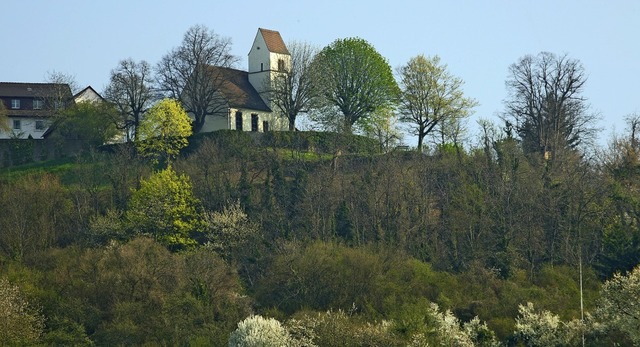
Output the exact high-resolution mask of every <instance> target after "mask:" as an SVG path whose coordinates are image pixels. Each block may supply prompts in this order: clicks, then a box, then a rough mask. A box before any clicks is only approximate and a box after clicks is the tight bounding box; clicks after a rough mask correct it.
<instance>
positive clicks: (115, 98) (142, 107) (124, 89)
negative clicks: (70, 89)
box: [104, 58, 155, 140]
mask: <svg viewBox="0 0 640 347" xmlns="http://www.w3.org/2000/svg"><path fill="white" fill-rule="evenodd" d="M151 72H152V71H151V66H150V65H149V63H147V62H146V61H144V60H142V61H140V62H135V61H133V60H132V59H130V58H129V59H125V60H121V61H120V62H119V63H118V66H117V67H116V68H115V69H113V70H111V78H110V81H109V85H108V86H107V88H106V89H105V91H104V96H105V98H106V99H107V100H109V101H110V102H112V103H113V104H114V105H115V106H116V108H117V109H118V111H119V112H120V115H121V117H122V120H121V122H120V124H118V127H119V128H120V129H121V130H125V132H126V135H127V140H135V139H136V137H137V132H138V130H137V129H138V125H139V124H140V118H141V117H142V115H143V114H144V112H145V111H146V110H147V109H148V108H149V107H150V105H151V103H152V102H153V100H154V98H155V97H154V93H153V80H152V78H151Z"/></svg>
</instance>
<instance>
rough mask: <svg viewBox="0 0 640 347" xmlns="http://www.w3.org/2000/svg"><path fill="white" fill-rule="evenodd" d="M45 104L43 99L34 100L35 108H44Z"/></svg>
mask: <svg viewBox="0 0 640 347" xmlns="http://www.w3.org/2000/svg"><path fill="white" fill-rule="evenodd" d="M43 105H44V102H42V100H38V99H35V100H33V109H34V110H42V106H43Z"/></svg>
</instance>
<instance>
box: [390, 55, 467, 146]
mask: <svg viewBox="0 0 640 347" xmlns="http://www.w3.org/2000/svg"><path fill="white" fill-rule="evenodd" d="M398 72H399V75H400V86H401V88H402V98H401V102H400V109H401V112H402V116H401V120H402V121H403V122H407V123H409V124H411V129H412V130H413V132H414V134H415V135H417V136H418V150H419V151H422V146H423V144H424V138H425V137H426V136H427V135H429V134H430V133H431V132H432V131H433V130H434V129H435V128H436V127H440V130H439V135H440V137H441V140H442V141H445V140H444V139H445V138H446V137H449V135H453V133H454V132H452V131H451V130H452V129H458V126H457V125H459V122H460V119H462V118H465V117H467V116H468V115H469V113H470V112H471V109H472V108H473V107H475V106H476V105H477V102H476V101H475V100H473V99H471V98H467V97H465V96H464V94H463V92H462V85H463V83H464V82H463V81H462V79H460V78H458V77H455V76H453V75H451V74H450V73H449V72H448V71H447V65H446V64H442V63H441V62H440V57H438V56H434V57H425V56H423V55H418V56H416V57H414V58H411V59H410V60H409V62H408V63H407V64H406V65H404V66H402V67H400V69H399V71H398Z"/></svg>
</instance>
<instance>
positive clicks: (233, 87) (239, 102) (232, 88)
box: [209, 66, 271, 112]
mask: <svg viewBox="0 0 640 347" xmlns="http://www.w3.org/2000/svg"><path fill="white" fill-rule="evenodd" d="M209 68H210V69H211V71H212V73H215V74H220V78H221V79H222V80H223V82H222V83H221V87H220V92H221V93H222V94H223V95H224V97H225V99H226V100H227V102H228V103H229V107H233V108H246V109H251V110H256V111H266V112H271V109H270V108H269V107H268V106H267V105H266V104H265V103H264V101H263V100H262V98H261V97H260V94H259V93H258V91H257V90H256V89H255V88H254V87H253V86H252V85H251V83H250V82H249V73H248V72H246V71H240V70H236V69H231V68H224V67H218V66H210V67H209Z"/></svg>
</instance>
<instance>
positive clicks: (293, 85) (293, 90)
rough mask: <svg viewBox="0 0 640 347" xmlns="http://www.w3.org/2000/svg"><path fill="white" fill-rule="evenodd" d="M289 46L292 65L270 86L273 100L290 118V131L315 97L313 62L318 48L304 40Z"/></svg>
mask: <svg viewBox="0 0 640 347" xmlns="http://www.w3.org/2000/svg"><path fill="white" fill-rule="evenodd" d="M287 47H288V48H289V52H290V54H291V67H290V69H289V70H288V71H286V72H285V73H278V74H276V75H275V79H274V80H273V81H272V82H271V83H272V84H271V86H269V88H268V89H267V90H268V94H269V96H270V100H271V102H273V104H274V105H275V106H276V107H277V108H278V109H279V110H280V111H281V112H282V113H284V114H286V115H287V118H288V119H289V131H293V130H295V128H296V117H297V116H298V114H299V113H301V112H308V111H309V110H310V109H311V107H312V103H313V100H314V97H315V92H314V89H313V83H312V80H313V78H312V76H311V62H312V61H313V59H314V58H315V56H316V54H317V50H316V49H315V48H314V47H312V46H311V45H309V44H308V43H304V42H290V43H289V44H288V45H287Z"/></svg>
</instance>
